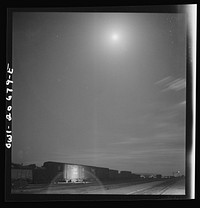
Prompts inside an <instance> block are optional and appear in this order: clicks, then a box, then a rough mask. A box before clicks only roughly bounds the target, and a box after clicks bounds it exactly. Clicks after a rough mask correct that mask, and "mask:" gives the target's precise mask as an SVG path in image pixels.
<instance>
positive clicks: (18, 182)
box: [11, 168, 33, 188]
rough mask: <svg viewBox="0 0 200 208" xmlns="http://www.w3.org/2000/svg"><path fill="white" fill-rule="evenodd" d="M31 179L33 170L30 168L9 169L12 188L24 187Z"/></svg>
mask: <svg viewBox="0 0 200 208" xmlns="http://www.w3.org/2000/svg"><path fill="white" fill-rule="evenodd" d="M32 181H33V172H32V170H31V169H14V168H12V169H11V183H12V188H20V187H25V186H26V185H27V184H28V183H32Z"/></svg>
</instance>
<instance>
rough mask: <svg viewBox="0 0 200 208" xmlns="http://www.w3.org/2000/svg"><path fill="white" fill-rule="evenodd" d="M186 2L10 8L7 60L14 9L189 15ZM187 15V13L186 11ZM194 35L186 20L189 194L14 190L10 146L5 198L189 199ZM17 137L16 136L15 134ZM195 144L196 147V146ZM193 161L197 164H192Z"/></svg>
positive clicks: (187, 167)
mask: <svg viewBox="0 0 200 208" xmlns="http://www.w3.org/2000/svg"><path fill="white" fill-rule="evenodd" d="M186 11H187V6H186V5H146V6H144V5H137V6H117V7H116V6H114V7H112V6H106V7H98V6H96V7H95V6H94V7H93V6H92V7H82V5H81V6H79V7H74V6H71V7H60V8H54V7H49V8H45V7H44V8H43V7H40V8H37V7H33V8H31V7H26V8H23V7H22V8H17V7H15V8H13V7H10V8H7V30H6V32H7V34H6V36H7V41H6V63H9V64H10V67H11V68H12V15H13V12H123V13H128V12H134V13H136V12H137V13H184V14H185V15H186ZM186 18H188V17H187V15H186ZM191 38H192V37H191V35H189V31H188V24H187V43H186V47H187V48H186V51H187V59H186V62H187V63H186V77H187V78H186V84H187V88H186V103H187V104H186V155H185V156H186V160H185V162H186V195H161V196H156V195H137V196H126V195H92V196H91V195H78V194H76V195H66V194H51V195H48V194H36V195H35V194H26V195H24V194H19V195H18V194H11V151H12V150H11V149H7V148H6V150H5V176H6V178H5V179H6V180H5V198H6V201H64V200H70V201H77V200H81V201H82V200H83V201H88V200H89V201H97V200H103V201H104V200H106V201H112V200H116V201H119V200H120V201H123V200H125V201H132V200H146V199H148V200H163V199H167V200H179V199H189V198H190V197H191V191H192V190H191V177H192V175H191V157H190V155H191V151H192V150H193V149H192V147H193V138H192V136H193V135H192V129H193V128H194V124H193V123H192V122H193V116H194V115H193V110H194V109H193V98H192V83H193V82H195V81H196V80H193V78H192V77H193V72H192V67H193V65H192V63H191V58H192V57H191V53H190V52H189V50H190V48H191ZM13 139H14V138H13ZM193 148H194V147H193ZM193 165H194V164H193Z"/></svg>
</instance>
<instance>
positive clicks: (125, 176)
mask: <svg viewBox="0 0 200 208" xmlns="http://www.w3.org/2000/svg"><path fill="white" fill-rule="evenodd" d="M131 175H132V173H131V171H120V176H119V178H120V179H131V178H132V177H131Z"/></svg>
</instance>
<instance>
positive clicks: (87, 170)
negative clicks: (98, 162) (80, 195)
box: [43, 161, 109, 183]
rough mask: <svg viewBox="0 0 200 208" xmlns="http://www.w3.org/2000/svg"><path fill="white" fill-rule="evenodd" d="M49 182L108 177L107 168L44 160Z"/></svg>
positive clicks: (101, 179) (95, 179)
mask: <svg viewBox="0 0 200 208" xmlns="http://www.w3.org/2000/svg"><path fill="white" fill-rule="evenodd" d="M43 167H44V168H46V171H47V180H48V181H49V182H52V183H54V182H60V181H63V182H92V181H103V180H108V179H109V169H108V168H101V167H94V166H87V165H80V164H71V163H58V162H51V161H50V162H45V163H44V165H43Z"/></svg>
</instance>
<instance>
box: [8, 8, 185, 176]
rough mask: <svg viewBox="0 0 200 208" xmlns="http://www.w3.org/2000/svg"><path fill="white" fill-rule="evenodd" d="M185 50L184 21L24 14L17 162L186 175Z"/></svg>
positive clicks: (179, 17)
mask: <svg viewBox="0 0 200 208" xmlns="http://www.w3.org/2000/svg"><path fill="white" fill-rule="evenodd" d="M185 43H186V39H185V19H184V16H183V14H167V13H166V14H153V13H152V14H150V13H149V14H148V13H64V12H63V13H61V12H60V13H59V12H55V13H53V12H46V13H45V12H43V13H38V12H35V13H34V12H28V13H25V12H24V13H23V12H15V13H14V16H13V43H12V45H13V68H14V75H13V81H14V84H13V90H14V91H13V146H12V160H13V162H16V163H24V164H27V163H36V164H38V165H41V164H42V163H43V162H46V161H58V162H70V163H81V164H85V165H95V166H101V167H108V168H111V169H118V170H130V171H133V172H136V173H137V172H138V173H140V172H150V173H161V174H164V175H172V172H173V171H177V170H180V171H181V172H182V173H184V167H185V166H184V164H185V104H186V102H185V99H186V97H185V87H186V83H185V79H186V77H185V71H186V63H185V62H186V50H185V46H186V44H185Z"/></svg>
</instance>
